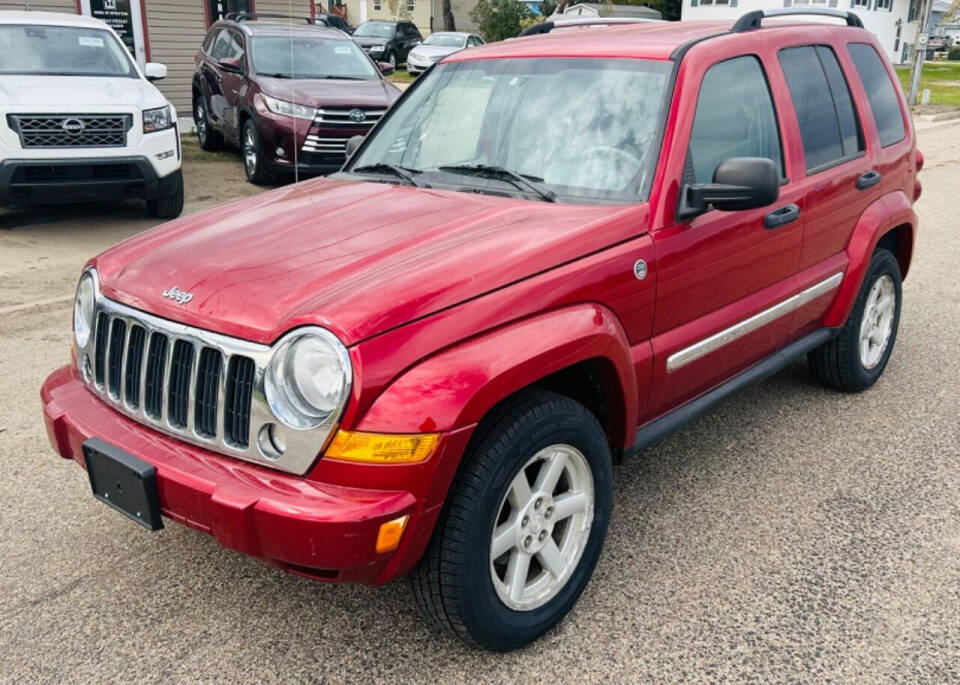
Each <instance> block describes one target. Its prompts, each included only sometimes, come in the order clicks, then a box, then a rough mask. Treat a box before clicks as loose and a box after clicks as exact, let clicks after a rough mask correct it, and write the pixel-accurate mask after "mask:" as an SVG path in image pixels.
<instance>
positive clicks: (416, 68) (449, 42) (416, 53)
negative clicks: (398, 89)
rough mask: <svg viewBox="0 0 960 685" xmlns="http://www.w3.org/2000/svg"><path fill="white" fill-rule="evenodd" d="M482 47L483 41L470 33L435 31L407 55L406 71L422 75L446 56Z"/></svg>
mask: <svg viewBox="0 0 960 685" xmlns="http://www.w3.org/2000/svg"><path fill="white" fill-rule="evenodd" d="M478 45H483V39H482V38H481V37H480V36H477V35H474V34H472V33H462V32H458V31H437V32H436V33H431V34H430V35H429V36H427V39H426V40H425V41H423V42H422V43H421V44H420V45H418V46H416V47H415V48H413V49H412V50H411V51H410V53H409V54H408V55H407V71H408V72H409V73H410V74H413V75H417V74H422V73H423V72H424V71H426V70H427V69H428V68H430V67H431V66H433V64H434V62H439V61H440V60H442V59H443V58H444V57H446V56H447V55H452V54H453V53H455V52H459V51H460V50H464V49H466V48H473V47H476V46H478Z"/></svg>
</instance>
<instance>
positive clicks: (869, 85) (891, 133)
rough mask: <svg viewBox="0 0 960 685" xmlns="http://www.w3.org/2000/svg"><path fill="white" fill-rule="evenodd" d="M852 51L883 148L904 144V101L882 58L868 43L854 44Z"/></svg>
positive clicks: (905, 133) (850, 47)
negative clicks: (900, 98)
mask: <svg viewBox="0 0 960 685" xmlns="http://www.w3.org/2000/svg"><path fill="white" fill-rule="evenodd" d="M848 48H849V50H850V57H851V58H852V59H853V64H854V66H856V68H857V73H858V74H859V75H860V80H861V81H863V89H864V90H865V91H867V100H868V101H869V102H870V112H871V113H872V114H873V121H874V123H875V124H876V125H877V137H878V138H879V139H880V145H882V146H883V147H886V146H887V145H892V144H893V143H898V142H900V141H901V140H903V139H904V138H905V137H906V135H907V132H906V129H905V128H904V126H903V114H902V112H901V111H900V100H899V98H897V92H896V91H895V90H894V89H893V82H892V81H891V80H890V75H889V74H888V73H887V70H886V68H885V67H884V66H883V62H882V61H881V60H880V55H878V54H877V51H876V50H875V49H874V48H873V46H872V45H868V44H867V43H850V45H849V46H848Z"/></svg>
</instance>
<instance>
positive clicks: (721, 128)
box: [42, 10, 922, 650]
mask: <svg viewBox="0 0 960 685" xmlns="http://www.w3.org/2000/svg"><path fill="white" fill-rule="evenodd" d="M824 12H827V11H826V10H824V11H821V12H820V13H821V14H822V13H824ZM796 13H797V12H796V11H790V12H789V14H791V15H792V14H796ZM778 14H780V12H766V13H764V12H763V11H758V12H751V13H749V14H747V15H746V16H744V17H743V18H742V19H740V20H739V21H737V22H736V24H734V25H733V26H731V25H730V24H728V23H727V24H724V23H716V22H707V23H657V24H643V25H631V26H623V25H620V26H606V27H600V28H580V29H577V28H571V29H562V30H557V31H553V32H551V33H547V34H546V35H541V36H536V37H529V38H520V39H517V40H510V41H505V42H501V43H495V44H491V45H487V46H484V47H479V48H475V49H473V50H467V51H463V52H461V53H457V54H455V55H452V56H450V57H448V58H446V59H444V60H442V61H441V62H440V63H438V64H437V65H436V66H435V67H433V68H432V69H431V70H430V71H428V72H427V73H426V74H425V76H424V77H423V78H422V80H420V81H418V82H417V83H416V84H415V85H414V86H412V87H411V88H410V89H409V90H408V91H407V92H406V93H405V94H404V95H403V97H402V98H401V99H400V101H399V102H398V103H397V104H396V105H395V106H394V107H393V108H392V109H391V110H390V112H389V113H388V114H387V116H386V117H385V119H384V120H383V121H382V122H381V123H380V124H379V125H378V126H377V127H376V129H375V130H374V132H373V133H372V134H371V135H370V136H368V137H367V139H366V140H365V141H364V142H363V143H362V145H361V147H360V148H359V149H358V150H357V151H356V153H355V154H354V156H353V157H352V158H351V159H350V161H349V162H348V163H347V165H346V167H345V170H344V171H343V172H342V173H340V174H338V175H336V176H335V177H333V178H326V179H315V180H313V181H308V182H306V183H301V184H298V185H296V186H290V187H287V188H282V189H278V190H275V191H273V192H271V193H268V194H265V195H260V196H258V197H252V198H249V199H245V200H242V201H240V202H234V203H232V204H230V205H227V206H224V207H220V208H218V209H212V210H208V211H205V212H202V213H199V214H194V215H192V216H189V217H185V218H182V219H179V220H177V221H174V222H172V223H170V224H168V225H167V226H166V227H165V228H161V229H159V230H154V231H150V232H149V233H146V234H144V235H142V236H139V237H137V238H134V239H131V240H128V241H126V242H124V243H122V244H120V245H118V246H116V247H114V248H112V249H111V250H108V251H107V252H105V253H103V254H101V255H99V256H98V257H96V258H95V259H93V260H91V261H90V263H89V265H88V266H87V267H86V269H85V270H84V273H83V275H82V276H81V278H80V283H79V287H78V290H77V298H76V308H75V316H74V328H75V344H74V352H73V362H72V363H71V364H69V365H67V366H64V367H63V368H61V369H59V370H57V371H55V372H54V373H53V374H52V375H51V376H50V377H49V378H48V379H47V381H46V383H45V385H44V387H43V390H42V397H43V403H44V407H45V414H46V422H47V428H48V432H49V435H50V439H51V442H52V443H53V445H54V447H55V448H56V450H57V452H59V453H60V454H61V455H62V456H63V457H66V458H70V459H74V460H76V461H77V462H79V463H80V464H82V465H84V466H85V467H86V468H87V470H88V473H89V477H90V482H91V485H92V489H93V492H94V494H95V495H96V497H98V498H100V499H101V500H102V501H104V502H106V503H108V504H110V505H111V506H112V507H114V508H115V509H117V510H118V511H119V512H121V513H123V514H125V515H126V516H128V517H129V518H131V519H133V520H134V521H137V522H139V523H141V524H143V525H144V526H146V527H147V528H151V529H156V528H160V527H161V526H162V525H163V520H162V518H161V517H165V518H167V519H170V520H173V521H176V522H178V523H182V524H184V525H188V526H191V527H193V528H196V529H198V530H201V531H204V532H206V533H208V534H210V535H212V536H214V537H215V538H216V539H217V540H218V541H219V542H221V543H222V544H223V545H225V546H227V547H229V548H231V549H234V550H238V551H240V552H243V553H245V554H249V555H252V556H255V557H259V558H261V559H264V560H266V561H268V562H270V563H272V564H276V565H278V566H280V567H282V568H284V569H287V570H289V571H292V572H294V573H297V574H300V575H303V576H306V577H308V578H313V579H316V580H323V581H331V582H363V583H373V584H379V583H384V582H386V581H388V580H390V579H392V578H396V577H397V576H402V575H405V574H409V575H410V578H411V580H412V583H411V584H412V587H413V591H414V594H415V595H416V598H417V602H418V604H419V605H420V607H421V608H422V609H423V611H424V612H425V613H426V615H427V616H429V617H430V619H431V621H432V622H433V623H434V624H435V625H438V626H440V627H442V628H444V629H446V630H448V631H450V632H451V633H453V634H455V635H458V636H459V637H461V638H463V639H464V640H466V641H468V642H470V643H472V644H475V645H480V646H483V647H486V648H489V649H495V650H508V649H512V648H515V647H518V646H520V645H523V644H525V643H527V642H530V641H531V640H533V639H535V638H536V637H537V636H539V635H541V634H542V633H543V632H544V631H546V630H548V629H549V628H550V627H551V626H553V625H554V624H556V623H557V621H559V620H560V619H561V618H562V617H563V616H564V614H566V613H567V611H569V609H570V608H571V606H573V604H574V602H576V600H577V597H578V596H579V595H580V593H581V591H582V590H583V589H584V586H585V585H586V584H587V582H588V580H589V578H590V575H591V573H592V572H593V568H594V565H595V564H596V562H597V558H598V556H599V555H600V550H601V547H602V546H603V540H604V536H605V533H606V530H607V525H608V523H609V521H610V512H611V507H612V505H613V492H614V490H613V483H612V481H613V477H614V472H613V470H612V464H614V463H616V462H617V461H618V460H620V459H622V458H625V457H626V456H628V455H632V454H634V453H636V452H637V451H638V450H641V449H643V448H645V447H647V446H649V445H651V444H652V443H654V442H656V441H658V440H660V439H662V438H663V437H664V436H666V435H668V434H670V433H671V432H672V431H674V430H676V429H677V428H679V427H681V426H683V425H685V424H687V423H688V422H690V421H691V420H692V419H693V418H694V417H696V416H698V415H700V414H701V413H703V412H704V411H706V410H707V409H709V408H710V407H712V406H714V405H716V404H717V403H718V402H720V401H721V400H723V399H725V398H727V397H728V396H730V395H731V394H732V393H733V392H734V391H736V390H738V389H739V388H742V387H744V386H745V385H747V384H748V383H752V382H754V381H757V380H760V379H762V378H764V377H766V376H769V375H770V374H771V373H774V372H775V371H777V370H778V369H781V368H783V367H784V366H785V365H786V364H788V363H790V362H791V361H793V360H795V359H797V358H799V357H802V356H807V358H808V360H809V365H810V368H811V370H812V372H813V374H814V376H815V377H816V378H818V379H819V380H820V381H822V382H823V383H824V384H826V385H827V386H829V387H831V388H835V389H837V390H841V391H848V392H857V391H862V390H865V389H867V388H869V387H870V386H871V385H872V384H873V383H874V382H875V381H876V380H877V379H878V377H879V376H880V375H881V373H882V372H883V369H884V366H885V365H886V363H887V360H888V359H889V358H890V354H891V352H892V350H893V346H894V341H895V338H896V334H897V323H898V321H899V317H900V307H901V279H902V278H903V277H904V276H905V275H906V273H907V269H908V267H909V265H910V259H911V254H912V250H913V244H914V234H915V231H916V227H917V217H916V215H915V214H914V212H913V209H912V204H913V202H914V200H915V199H916V198H917V196H918V195H919V193H920V186H919V183H918V181H917V172H918V170H919V169H920V167H921V165H922V157H921V156H920V154H919V153H918V152H917V150H916V148H915V145H914V137H913V131H912V126H911V120H910V117H909V114H908V110H907V107H906V105H905V103H904V100H903V97H902V95H901V92H900V90H899V88H898V87H897V86H896V85H895V84H896V81H895V77H894V73H893V70H892V69H891V67H890V65H889V64H888V63H887V62H886V61H885V60H884V59H883V57H882V54H883V52H882V50H881V48H880V47H879V45H878V44H877V41H876V39H875V38H874V37H873V35H872V34H871V33H869V32H868V31H865V30H864V29H863V28H861V26H860V22H859V20H858V19H857V18H856V16H854V15H852V14H848V13H846V12H839V11H831V12H829V14H830V15H832V16H836V17H839V18H842V19H844V20H845V21H846V26H831V25H829V24H823V23H802V22H795V23H788V24H772V25H766V24H765V23H764V21H763V19H764V17H765V16H770V15H778ZM621 505H622V506H628V503H621Z"/></svg>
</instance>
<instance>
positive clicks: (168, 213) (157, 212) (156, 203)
mask: <svg viewBox="0 0 960 685" xmlns="http://www.w3.org/2000/svg"><path fill="white" fill-rule="evenodd" d="M174 173H175V174H177V182H176V188H175V190H174V191H173V192H172V193H170V194H169V195H167V196H166V197H158V198H154V199H152V200H147V211H148V212H149V213H150V216H155V217H157V218H158V219H176V218H177V217H178V216H180V213H181V212H182V211H183V174H182V172H180V171H176V172H174Z"/></svg>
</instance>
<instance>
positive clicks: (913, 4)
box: [907, 0, 917, 23]
mask: <svg viewBox="0 0 960 685" xmlns="http://www.w3.org/2000/svg"><path fill="white" fill-rule="evenodd" d="M916 20H917V0H910V10H909V11H908V12H907V22H908V23H909V22H911V21H916Z"/></svg>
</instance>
